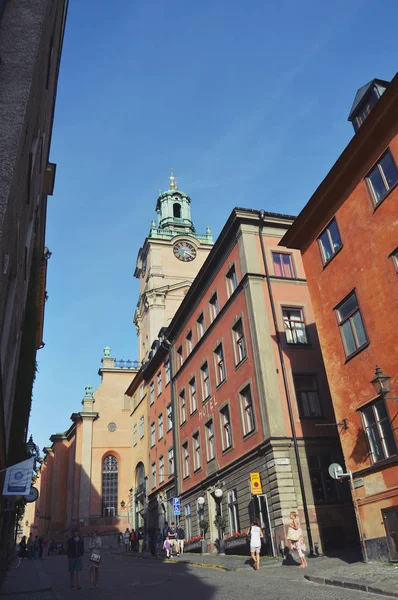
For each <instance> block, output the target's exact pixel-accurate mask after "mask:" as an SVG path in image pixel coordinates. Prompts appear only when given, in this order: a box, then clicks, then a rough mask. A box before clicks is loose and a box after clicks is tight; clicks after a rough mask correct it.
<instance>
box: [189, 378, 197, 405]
mask: <svg viewBox="0 0 398 600" xmlns="http://www.w3.org/2000/svg"><path fill="white" fill-rule="evenodd" d="M189 404H190V411H191V414H192V413H193V412H195V410H197V408H198V398H197V395H196V379H195V377H192V379H190V381H189Z"/></svg>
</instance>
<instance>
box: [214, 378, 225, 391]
mask: <svg viewBox="0 0 398 600" xmlns="http://www.w3.org/2000/svg"><path fill="white" fill-rule="evenodd" d="M226 381H227V379H226V378H225V379H223V380H222V381H220V383H219V384H218V385H216V390H219V389H220V387H221V386H222V385H223V384H224V383H225V382H226Z"/></svg>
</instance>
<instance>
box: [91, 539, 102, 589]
mask: <svg viewBox="0 0 398 600" xmlns="http://www.w3.org/2000/svg"><path fill="white" fill-rule="evenodd" d="M101 546H102V542H101V538H100V536H99V535H98V531H95V530H94V531H93V532H92V533H91V538H90V541H89V548H90V552H91V554H90V564H89V567H90V589H92V590H93V589H94V587H96V588H97V587H98V586H99V569H100V566H101V564H102V561H101Z"/></svg>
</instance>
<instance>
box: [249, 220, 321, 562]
mask: <svg viewBox="0 0 398 600" xmlns="http://www.w3.org/2000/svg"><path fill="white" fill-rule="evenodd" d="M258 216H259V218H260V225H259V228H258V234H259V237H260V246H261V254H262V258H263V263H264V269H265V277H266V280H267V287H268V294H269V301H270V304H271V311H272V319H273V322H274V328H275V336H276V343H277V346H278V352H279V360H280V363H281V368H282V377H283V386H284V389H285V395H286V402H287V408H288V412H289V421H290V427H291V429H292V436H293V446H294V453H295V455H296V462H297V471H298V476H299V482H300V491H301V497H302V499H303V509H304V516H305V525H306V530H307V537H308V544H309V547H310V555H313V554H314V546H313V541H312V534H311V527H310V519H309V514H308V507H307V496H306V493H305V487H304V478H303V469H302V466H301V459H300V452H299V447H298V443H297V434H296V426H295V423H294V415H293V409H292V401H291V398H290V392H289V385H288V381H287V374H286V365H285V358H284V356H283V350H282V344H281V336H280V333H279V328H278V320H277V317H276V310H275V302H274V296H273V293H272V286H271V280H270V276H269V270H268V264H267V256H266V253H265V248H264V240H263V227H264V220H265V212H264V210H260V211H259V213H258Z"/></svg>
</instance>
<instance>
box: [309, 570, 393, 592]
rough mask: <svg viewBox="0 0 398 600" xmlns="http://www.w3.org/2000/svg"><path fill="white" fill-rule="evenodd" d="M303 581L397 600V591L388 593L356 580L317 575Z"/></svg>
mask: <svg viewBox="0 0 398 600" xmlns="http://www.w3.org/2000/svg"><path fill="white" fill-rule="evenodd" d="M304 579H306V580H307V581H310V582H311V583H318V584H319V585H331V586H334V587H341V588H345V589H349V590H357V591H360V592H366V593H368V594H378V595H379V596H387V597H390V598H398V591H397V592H393V591H389V590H386V589H383V588H380V587H377V586H375V585H374V584H372V583H369V584H368V583H362V582H360V581H358V580H357V579H331V578H329V577H319V576H318V575H304Z"/></svg>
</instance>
